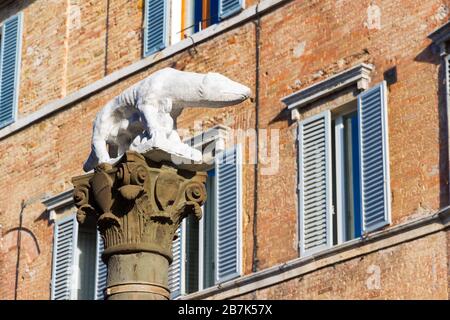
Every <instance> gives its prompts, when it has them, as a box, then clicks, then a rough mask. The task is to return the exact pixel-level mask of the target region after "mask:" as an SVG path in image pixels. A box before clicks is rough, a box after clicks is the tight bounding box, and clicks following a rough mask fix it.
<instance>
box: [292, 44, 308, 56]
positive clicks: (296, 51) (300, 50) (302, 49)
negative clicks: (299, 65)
mask: <svg viewBox="0 0 450 320" xmlns="http://www.w3.org/2000/svg"><path fill="white" fill-rule="evenodd" d="M305 47H306V41H302V42H300V43H299V44H297V46H295V48H294V57H296V58H300V57H301V56H302V55H303V53H304V52H305Z"/></svg>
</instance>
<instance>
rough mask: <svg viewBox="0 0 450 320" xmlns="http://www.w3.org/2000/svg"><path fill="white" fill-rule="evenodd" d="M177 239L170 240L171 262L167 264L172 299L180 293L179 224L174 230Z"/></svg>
mask: <svg viewBox="0 0 450 320" xmlns="http://www.w3.org/2000/svg"><path fill="white" fill-rule="evenodd" d="M176 234H177V235H178V237H177V239H175V240H174V241H173V242H172V258H173V260H172V264H171V265H170V266H169V278H168V283H169V289H170V297H171V299H174V298H176V297H178V296H179V295H180V294H181V270H182V269H181V264H182V260H181V249H182V248H181V236H182V234H181V226H180V227H179V228H178V230H177V231H176Z"/></svg>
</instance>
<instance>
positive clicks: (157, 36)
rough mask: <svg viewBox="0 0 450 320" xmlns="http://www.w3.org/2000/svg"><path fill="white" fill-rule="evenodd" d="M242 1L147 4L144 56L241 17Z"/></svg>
mask: <svg viewBox="0 0 450 320" xmlns="http://www.w3.org/2000/svg"><path fill="white" fill-rule="evenodd" d="M242 7H243V1H242V0H172V1H164V0H146V2H145V14H144V56H148V55H150V54H153V53H155V52H157V51H159V50H162V49H163V48H165V47H166V46H167V45H168V44H175V43H177V42H179V41H181V40H183V39H185V38H187V37H189V36H191V35H192V34H194V33H196V32H199V31H201V30H203V29H205V28H207V27H209V26H211V25H213V24H216V23H218V22H219V21H220V20H223V19H226V18H228V17H230V16H231V15H233V14H235V13H238V12H239V11H240V10H241V9H242Z"/></svg>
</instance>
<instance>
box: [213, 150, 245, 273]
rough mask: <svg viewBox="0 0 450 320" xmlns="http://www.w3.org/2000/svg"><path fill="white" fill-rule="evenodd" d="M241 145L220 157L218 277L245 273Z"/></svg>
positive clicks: (218, 158) (217, 178) (217, 173)
mask: <svg viewBox="0 0 450 320" xmlns="http://www.w3.org/2000/svg"><path fill="white" fill-rule="evenodd" d="M241 171H242V163H241V148H240V145H238V146H236V147H235V148H232V149H230V150H226V151H225V152H224V153H222V154H220V155H218V156H217V158H216V205H217V220H216V221H217V222H216V228H217V229H216V244H217V248H216V250H217V251H216V263H217V267H216V281H217V282H223V281H226V280H229V279H232V278H234V277H237V276H239V275H240V274H241V237H242V234H241V206H242V205H241V184H242V183H241V179H242V178H241V176H242V173H241Z"/></svg>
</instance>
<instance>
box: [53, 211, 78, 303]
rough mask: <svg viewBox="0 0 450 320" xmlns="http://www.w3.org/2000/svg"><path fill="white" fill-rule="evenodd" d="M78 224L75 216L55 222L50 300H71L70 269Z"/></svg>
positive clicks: (72, 262)
mask: <svg viewBox="0 0 450 320" xmlns="http://www.w3.org/2000/svg"><path fill="white" fill-rule="evenodd" d="M77 233H78V223H77V221H76V218H75V215H72V216H70V217H68V218H65V219H62V220H60V221H56V222H55V229H54V244H53V268H52V269H53V270H52V290H51V291H52V292H51V293H52V299H53V300H69V299H70V298H71V296H70V293H71V283H72V268H73V264H74V253H75V247H76V238H77Z"/></svg>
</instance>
